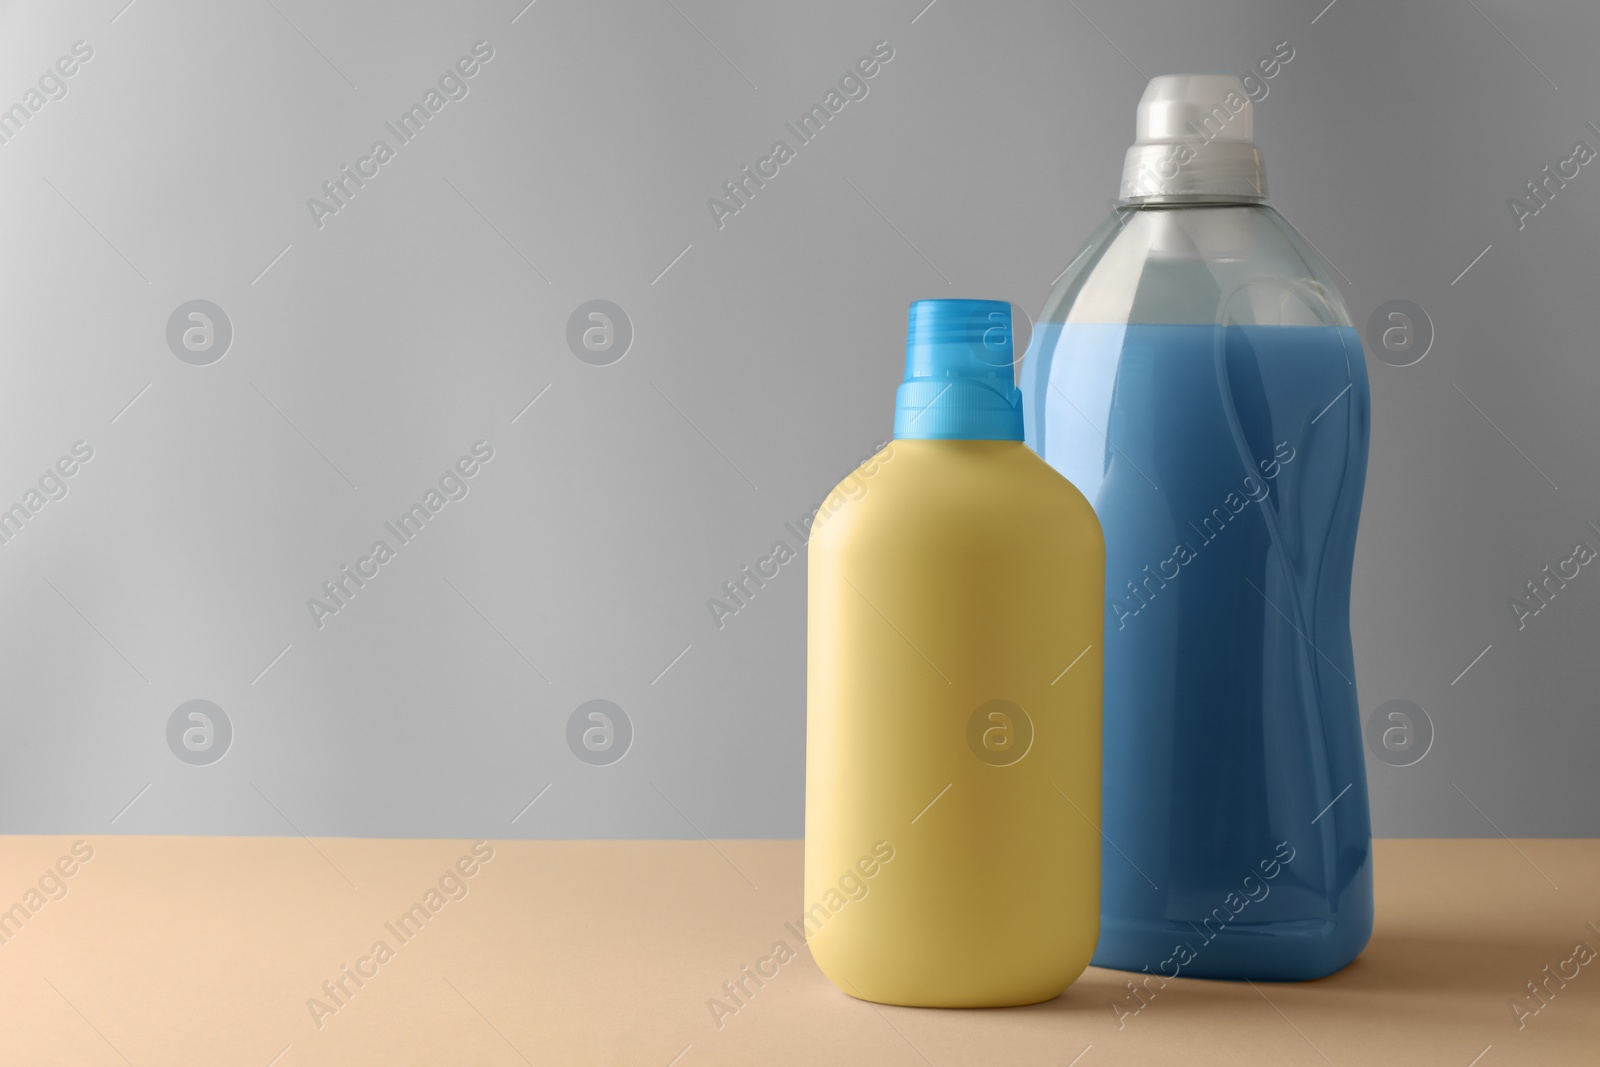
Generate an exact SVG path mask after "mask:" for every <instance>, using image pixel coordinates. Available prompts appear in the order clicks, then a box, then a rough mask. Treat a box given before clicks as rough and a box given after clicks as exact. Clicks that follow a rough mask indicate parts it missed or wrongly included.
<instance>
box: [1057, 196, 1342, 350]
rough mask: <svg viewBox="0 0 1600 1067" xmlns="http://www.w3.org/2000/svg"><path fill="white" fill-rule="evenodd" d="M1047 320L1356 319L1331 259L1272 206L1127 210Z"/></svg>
mask: <svg viewBox="0 0 1600 1067" xmlns="http://www.w3.org/2000/svg"><path fill="white" fill-rule="evenodd" d="M1039 321H1040V322H1043V323H1051V322H1055V323H1065V322H1085V323H1087V322H1094V323H1121V322H1128V323H1148V324H1152V325H1154V324H1210V323H1215V324H1224V325H1262V326H1349V325H1351V322H1350V315H1349V311H1348V310H1347V309H1346V308H1345V305H1344V298H1343V296H1342V295H1341V294H1340V292H1339V289H1338V286H1337V285H1335V284H1334V283H1333V281H1332V279H1331V278H1330V277H1329V275H1328V272H1327V270H1326V268H1325V265H1324V262H1323V260H1322V259H1321V257H1320V256H1319V255H1318V254H1317V252H1316V250H1315V249H1314V248H1312V247H1311V245H1310V243H1309V242H1307V241H1306V239H1305V238H1304V237H1302V236H1301V235H1300V234H1299V233H1298V232H1297V231H1296V230H1295V228H1294V227H1293V226H1291V225H1290V224H1289V222H1288V220H1286V219H1285V218H1284V217H1283V216H1282V215H1281V214H1279V213H1278V211H1277V210H1276V209H1274V208H1273V207H1272V206H1271V205H1269V204H1267V203H1265V202H1259V203H1250V204H1222V205H1217V204H1194V205H1183V206H1142V207H1124V208H1118V209H1117V210H1116V211H1114V212H1113V213H1112V215H1111V217H1110V218H1108V219H1107V220H1106V221H1105V222H1104V223H1103V224H1102V225H1101V226H1100V228H1099V229H1098V230H1096V231H1095V233H1094V234H1093V235H1092V236H1091V237H1090V239H1089V241H1088V243H1087V245H1086V246H1085V248H1084V250H1083V252H1082V253H1081V254H1080V255H1079V258H1078V261H1077V262H1076V263H1075V264H1074V266H1073V267H1072V268H1070V269H1069V270H1068V271H1067V273H1066V274H1065V275H1063V276H1062V278H1061V280H1060V281H1059V282H1058V283H1057V285H1056V288H1055V290H1054V292H1052V294H1051V296H1050V299H1049V300H1048V301H1047V303H1046V304H1045V308H1044V311H1043V312H1042V313H1041V315H1040V317H1039Z"/></svg>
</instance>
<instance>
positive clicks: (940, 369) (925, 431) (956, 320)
mask: <svg viewBox="0 0 1600 1067" xmlns="http://www.w3.org/2000/svg"><path fill="white" fill-rule="evenodd" d="M1014 368H1015V360H1014V359H1013V358H1012V345H1011V305H1009V304H1007V303H1006V302H1005V301H1003V300H918V301H917V302H916V303H914V304H912V305H911V311H910V314H909V315H908V316H907V320H906V378H905V381H904V382H903V383H902V384H901V386H900V389H899V391H898V392H897V393H896V394H895V409H894V436H895V440H897V441H914V440H945V441H1020V440H1022V393H1021V391H1020V390H1019V389H1018V388H1017V385H1016V373H1015V369H1014Z"/></svg>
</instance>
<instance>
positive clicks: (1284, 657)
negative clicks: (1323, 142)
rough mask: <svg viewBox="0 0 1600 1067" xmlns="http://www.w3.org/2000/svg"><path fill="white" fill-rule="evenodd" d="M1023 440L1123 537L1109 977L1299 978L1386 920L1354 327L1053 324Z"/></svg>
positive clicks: (1113, 718) (1029, 383)
mask: <svg viewBox="0 0 1600 1067" xmlns="http://www.w3.org/2000/svg"><path fill="white" fill-rule="evenodd" d="M1023 389H1024V395H1025V396H1026V397H1027V398H1028V402H1027V406H1026V413H1027V415H1028V417H1029V419H1028V422H1029V425H1028V438H1029V443H1030V444H1031V445H1032V446H1033V447H1034V448H1035V449H1036V450H1037V451H1038V452H1039V454H1040V455H1042V456H1043V457H1044V458H1045V459H1046V460H1047V461H1048V462H1050V463H1051V464H1052V465H1053V466H1054V467H1055V468H1056V469H1057V470H1059V471H1060V472H1061V473H1062V474H1064V475H1066V477H1067V478H1068V479H1070V480H1071V481H1072V482H1073V483H1074V484H1075V485H1077V487H1078V488H1079V489H1080V490H1081V491H1082V492H1083V493H1084V494H1085V496H1087V497H1088V498H1089V500H1090V502H1091V503H1092V504H1093V505H1094V507H1095V511H1096V514H1097V515H1098V516H1099V519H1100V522H1101V525H1102V527H1103V528H1104V530H1105V534H1106V559H1107V583H1106V596H1107V600H1108V603H1107V617H1106V647H1105V679H1106V682H1105V685H1106V688H1105V804H1104V816H1103V820H1104V821H1103V824H1102V830H1103V831H1104V834H1105V846H1104V856H1103V870H1104V875H1103V885H1102V902H1101V916H1102V917H1101V935H1100V942H1099V946H1098V948H1097V950H1096V953H1095V957H1094V963H1095V965H1097V966H1102V967H1116V968H1121V969H1125V970H1132V971H1141V970H1144V969H1146V968H1148V970H1149V971H1150V972H1152V973H1160V974H1164V975H1166V976H1167V977H1173V976H1175V975H1178V974H1181V975H1185V976H1190V977H1212V978H1253V979H1307V978H1317V977H1321V976H1323V975H1326V974H1329V973H1331V972H1333V971H1335V970H1338V969H1339V968H1341V967H1343V966H1344V965H1345V964H1347V963H1349V962H1350V961H1351V960H1352V959H1354V958H1355V956H1356V955H1357V954H1358V953H1359V952H1360V951H1361V949H1362V947H1363V946H1364V945H1365V944H1366V941H1367V938H1368V936H1369V934H1370V932H1371V927H1372V891H1371V878H1372V872H1371V842H1370V831H1369V822H1368V815H1367V795H1366V779H1365V772H1364V764H1363V758H1362V751H1361V738H1360V731H1359V710H1358V705H1357V700H1356V688H1355V667H1354V663H1353V659H1352V653H1351V643H1350V625H1349V603H1350V572H1351V563H1352V559H1353V556H1354V552H1355V536H1356V525H1357V518H1358V515H1359V512H1360V507H1361V495H1362V485H1363V479H1364V476H1365V472H1366V461H1367V436H1368V424H1367V420H1368V414H1367V413H1368V387H1367V376H1366V367H1365V364H1364V362H1363V358H1362V352H1361V346H1360V341H1359V339H1358V338H1357V336H1356V335H1355V332H1354V331H1353V330H1351V329H1350V328H1349V327H1348V326H1262V325H1236V326H1224V325H1184V324H1178V325H1174V324H1138V323H1135V324H1127V323H1117V324H1105V323H1083V324H1078V323H1067V324H1063V323H1044V324H1042V325H1041V326H1040V327H1039V328H1038V329H1037V330H1036V332H1035V336H1034V343H1033V345H1032V348H1031V351H1030V354H1029V357H1028V362H1027V363H1026V364H1025V365H1024V373H1023Z"/></svg>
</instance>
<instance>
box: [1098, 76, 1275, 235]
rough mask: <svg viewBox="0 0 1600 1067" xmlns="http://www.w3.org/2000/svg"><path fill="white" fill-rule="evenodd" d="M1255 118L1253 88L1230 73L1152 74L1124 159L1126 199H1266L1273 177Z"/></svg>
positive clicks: (1185, 201)
mask: <svg viewBox="0 0 1600 1067" xmlns="http://www.w3.org/2000/svg"><path fill="white" fill-rule="evenodd" d="M1251 125H1252V124H1251V112H1250V96H1249V94H1248V93H1246V92H1245V88H1244V83H1243V82H1241V81H1240V80H1239V79H1238V78H1235V77H1234V76H1233V75H1231V74H1163V75H1161V76H1159V77H1156V78H1152V79H1150V85H1149V87H1148V88H1146V89H1145V91H1144V96H1142V97H1141V98H1140V99H1139V111H1138V123H1137V132H1136V140H1135V142H1134V145H1133V147H1132V148H1130V149H1128V155H1127V158H1126V159H1125V160H1124V162H1123V166H1122V191H1121V198H1122V201H1123V202H1124V203H1206V202H1213V203H1229V202H1233V203H1237V202H1239V201H1240V200H1245V201H1255V200H1263V199H1265V198H1266V195H1267V180H1266V175H1265V174H1264V173H1263V171H1262V169H1261V152H1260V150H1259V149H1258V148H1256V146H1255V142H1254V141H1252V140H1251Z"/></svg>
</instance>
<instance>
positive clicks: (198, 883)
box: [0, 837, 1600, 1067]
mask: <svg viewBox="0 0 1600 1067" xmlns="http://www.w3.org/2000/svg"><path fill="white" fill-rule="evenodd" d="M79 840H82V841H83V844H81V845H78V846H77V847H78V851H79V853H80V854H82V853H83V852H85V851H87V850H92V856H91V857H90V858H89V859H87V860H84V861H79V860H77V859H74V858H73V852H72V850H73V846H74V843H75V842H77V841H79ZM472 847H473V843H472V842H460V841H436V840H427V841H373V840H352V839H344V838H316V839H311V840H306V839H302V838H177V837H99V838H87V837H86V838H82V839H80V838H74V837H9V838H0V908H12V911H11V912H9V913H8V914H9V915H10V918H9V919H7V918H6V914H7V913H0V935H3V936H4V938H5V940H4V941H3V942H0V1064H3V1065H4V1067H32V1065H35V1064H68V1065H72V1067H94V1065H99V1064H109V1065H118V1064H135V1065H139V1067H144V1065H146V1064H149V1065H157V1064H161V1065H174V1064H205V1065H208V1067H210V1065H222V1064H230V1065H251V1067H267V1065H269V1064H272V1065H275V1067H299V1065H303V1064H341V1065H348V1064H384V1065H391V1064H393V1065H409V1064H470V1065H478V1064H484V1065H490V1064H495V1065H498V1064H508V1065H514V1064H523V1063H532V1064H629V1065H640V1067H668V1065H669V1064H670V1065H674V1067H702V1065H706V1064H739V1065H766V1064H823V1065H830V1067H831V1065H836V1064H838V1065H845V1064H850V1065H853V1064H870V1065H877V1064H888V1065H897V1064H905V1065H907V1067H918V1065H927V1064H931V1065H934V1067H945V1065H950V1067H954V1065H958V1064H1000V1065H1004V1067H1021V1065H1030V1064H1039V1065H1054V1067H1067V1065H1069V1064H1077V1065H1079V1067H1100V1065H1104V1064H1157V1063H1159V1064H1212V1063H1217V1064H1222V1063H1227V1064H1241V1063H1242V1064H1335V1065H1338V1067H1344V1065H1350V1067H1364V1065H1374V1064H1390V1063H1396V1064H1407V1065H1414V1067H1423V1065H1434V1064H1438V1065H1445V1067H1469V1065H1472V1064H1476V1065H1478V1067H1505V1065H1508V1064H1600V960H1597V961H1596V962H1594V963H1592V964H1589V965H1579V964H1577V963H1575V962H1567V961H1571V960H1573V959H1574V947H1575V946H1576V945H1577V944H1578V943H1580V942H1583V943H1586V944H1587V945H1588V946H1590V947H1591V948H1592V949H1594V950H1595V951H1597V952H1600V934H1597V932H1596V930H1597V929H1600V842H1596V841H1592V840H1590V841H1559V840H1519V841H1515V842H1511V841H1505V840H1481V841H1479V840H1474V841H1463V840H1455V841H1438V840H1424V841H1380V842H1378V845H1377V873H1378V882H1377V884H1378V901H1377V904H1378V910H1377V927H1376V931H1375V932H1374V934H1373V938H1372V943H1371V945H1370V946H1369V947H1368V948H1367V950H1366V952H1365V953H1364V954H1363V955H1362V956H1361V958H1360V959H1359V960H1357V961H1356V962H1355V963H1354V964H1353V965H1351V966H1350V967H1349V968H1347V969H1346V970H1345V971H1343V972H1342V973H1340V974H1338V975H1335V976H1333V977H1331V978H1328V979H1324V980H1322V981H1319V982H1311V983H1305V984H1294V985H1284V984H1272V983H1260V984H1257V985H1254V986H1252V985H1250V984H1240V983H1228V982H1207V981H1198V980H1178V981H1174V982H1171V983H1170V984H1169V985H1168V986H1167V987H1166V988H1165V989H1163V990H1160V991H1159V992H1158V993H1157V994H1156V996H1155V998H1154V999H1152V1000H1151V1001H1150V1002H1149V1003H1148V1004H1147V1005H1146V1006H1145V1008H1144V1009H1143V1010H1142V1011H1141V1012H1139V1013H1138V1014H1137V1015H1135V1016H1132V1017H1130V1018H1126V1019H1124V1020H1123V1025H1122V1026H1121V1027H1120V1028H1119V1025H1118V1021H1117V1018H1116V1013H1115V1012H1113V1010H1112V1009H1111V1007H1110V1005H1111V1003H1112V1002H1113V1001H1114V1000H1121V999H1122V998H1123V996H1125V994H1126V992H1127V991H1126V988H1125V987H1124V985H1123V983H1124V981H1125V980H1126V976H1125V975H1123V974H1121V973H1119V972H1115V971H1103V970H1097V969H1093V968H1091V969H1090V970H1089V971H1088V973H1086V974H1085V975H1084V977H1083V978H1081V979H1080V980H1079V981H1078V982H1077V984H1076V985H1074V986H1073V987H1072V988H1071V989H1069V990H1068V991H1067V992H1066V993H1065V994H1064V995H1063V996H1061V997H1059V998H1057V999H1056V1000H1055V1001H1052V1002H1051V1003H1048V1004H1043V1005H1037V1006H1034V1007H1029V1008H1014V1009H1007V1010H998V1011H928V1010H917V1009H907V1008H881V1007H877V1006H874V1005H869V1004H866V1003H863V1002H861V1001H857V1000H852V999H850V998H849V997H846V996H844V995H843V994H841V993H839V992H838V991H837V990H835V989H834V988H833V986H832V985H830V984H829V983H828V981H827V980H826V979H825V978H823V977H822V975H821V973H820V972H818V970H817V969H816V967H815V965H814V964H813V963H812V962H811V958H810V956H809V955H808V954H807V953H806V952H805V951H804V949H803V948H801V947H800V945H799V943H798V940H797V939H796V938H795V936H794V935H793V934H792V933H791V932H790V931H789V930H788V929H787V928H786V927H785V924H786V923H788V922H791V921H793V920H795V919H797V918H798V916H799V913H800V909H801V888H800V865H801V853H800V844H799V842H796V841H716V842H707V841H650V842H588V841H573V842H527V841H518V842H490V843H488V844H487V845H484V846H479V851H480V852H484V851H486V850H489V849H492V852H493V855H492V858H490V859H488V860H487V861H484V862H481V863H473V862H468V863H467V864H465V866H467V867H469V868H471V870H472V872H473V873H472V876H471V877H470V878H465V877H461V878H460V880H459V883H458V882H457V881H455V880H452V879H450V878H446V879H445V890H446V891H445V892H441V893H439V894H438V896H437V897H435V898H433V900H429V899H428V897H427V894H428V891H429V890H430V889H437V888H438V886H439V883H440V879H441V876H443V875H445V874H446V873H447V872H448V871H451V870H452V869H454V866H455V865H456V864H457V862H458V861H459V860H460V858H461V857H464V856H465V857H469V858H470V857H471V855H472ZM58 864H59V867H58ZM61 870H70V871H71V872H72V873H71V876H70V877H63V876H62V875H61V874H60V871H61ZM51 872H55V873H54V874H51ZM458 877H459V875H458ZM41 882H42V883H43V889H42V891H39V892H37V893H36V894H34V893H30V890H40V889H41ZM1558 887H1559V888H1558ZM463 893H464V895H463ZM452 897H454V898H455V899H451V898H452ZM414 904H420V905H422V906H423V913H424V914H427V915H428V918H427V919H426V922H420V921H417V920H413V925H411V926H408V927H406V928H405V929H403V930H401V931H400V932H401V933H402V934H405V935H406V936H405V937H404V938H403V939H402V937H400V936H397V934H396V932H395V930H392V929H391V928H390V926H393V925H394V924H395V923H396V922H397V920H398V918H399V916H401V915H402V914H403V913H405V912H406V911H407V910H408V909H409V908H411V906H412V905H414ZM429 904H434V905H435V907H436V908H437V910H436V911H435V912H431V913H429V912H427V906H428V905H429ZM13 905H21V911H20V913H19V912H18V911H17V910H16V909H15V908H14V907H13ZM386 923H387V924H390V925H389V926H386V925H385V924H386ZM1590 923H1593V924H1594V927H1595V928H1590V927H1589V926H1588V925H1587V924H1590ZM379 941H383V942H385V943H386V945H387V946H388V947H389V949H390V952H391V955H390V958H388V959H387V960H386V961H384V962H381V963H380V962H378V961H377V960H376V959H373V958H371V956H370V954H371V953H372V951H373V949H374V946H375V943H376V942H379ZM778 941H785V942H788V943H789V945H790V947H792V948H796V949H798V950H799V951H798V954H797V956H796V958H794V959H793V960H792V961H791V962H789V963H787V964H785V965H783V966H781V967H780V968H779V969H778V973H777V974H776V976H774V977H772V978H771V979H769V980H767V981H766V984H765V985H764V986H762V987H760V988H759V989H757V990H756V992H755V995H754V996H752V997H750V998H749V999H748V1000H747V1001H745V1002H744V1004H743V1005H742V1007H740V1008H739V1010H738V1011H737V1012H735V1013H733V1014H731V1015H724V1016H723V1017H722V1018H721V1019H720V1020H717V1019H714V1018H713V1015H712V1012H711V1011H710V1009H709V1008H708V1001H709V1000H710V999H711V998H713V997H724V1003H726V1004H730V1006H731V1002H730V1001H728V1000H727V999H726V998H725V995H724V993H723V989H722V985H723V983H724V982H726V981H730V980H736V979H738V978H739V977H740V972H741V968H743V967H744V966H746V965H752V966H753V965H754V964H755V963H756V961H757V960H759V959H761V958H763V957H766V956H768V955H769V954H770V953H771V951H772V948H773V945H774V944H775V943H776V942H778ZM363 959H365V960H366V961H367V962H364V963H363V962H362V961H363ZM1546 965H1548V966H1549V967H1550V968H1551V971H1550V972H1546V971H1544V968H1545V966H1546ZM346 967H348V968H351V969H352V970H356V969H359V970H361V971H365V972H367V974H368V975H369V977H367V978H364V979H362V984H361V985H359V986H357V985H356V984H355V981H354V979H351V978H348V977H344V976H345V974H346V973H347V972H346V971H345V970H344V968H346ZM1562 968H1564V969H1565V970H1566V972H1567V973H1568V974H1572V972H1573V970H1574V969H1576V972H1577V973H1576V976H1575V977H1572V978H1569V979H1567V980H1566V982H1565V986H1564V987H1563V986H1559V985H1557V982H1556V980H1553V979H1552V980H1550V982H1549V988H1551V989H1553V990H1555V993H1554V995H1550V994H1546V1001H1547V1002H1546V1005H1545V1006H1544V1007H1543V1008H1542V1009H1541V1010H1540V1011H1539V1012H1538V1013H1537V1014H1531V1013H1530V1014H1526V1015H1524V1016H1523V1018H1522V1019H1521V1027H1520V1029H1519V1026H1518V1019H1517V1018H1516V1016H1515V1015H1514V1014H1513V1012H1512V1010H1511V1009H1510V1007H1508V1001H1511V1000H1514V999H1523V1000H1524V1002H1525V1003H1527V1004H1528V1005H1529V1007H1530V1009H1531V1007H1533V1006H1535V1003H1536V1002H1533V1001H1531V1000H1527V999H1526V988H1525V983H1527V982H1529V981H1530V980H1533V981H1538V980H1543V979H1544V978H1545V976H1546V975H1547V974H1550V973H1552V972H1554V971H1556V970H1558V969H1562ZM769 969H770V968H769ZM341 978H342V979H343V983H344V987H345V992H344V993H338V990H337V989H335V992H336V993H338V1000H335V999H333V998H332V997H330V996H328V995H327V994H326V993H325V992H324V989H323V983H324V982H337V981H339V980H340V979H341ZM746 986H747V987H748V988H755V987H754V986H753V984H752V983H750V982H749V981H748V980H747V981H746ZM313 997H319V998H321V1003H322V1005H323V1007H322V1008H321V1009H320V1010H314V1009H313V1006H312V1005H310V1004H309V1002H310V1000H311V998H313ZM1124 1003H1127V1002H1126V1001H1124ZM719 1021H720V1023H721V1025H720V1026H719V1025H718V1022H719Z"/></svg>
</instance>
